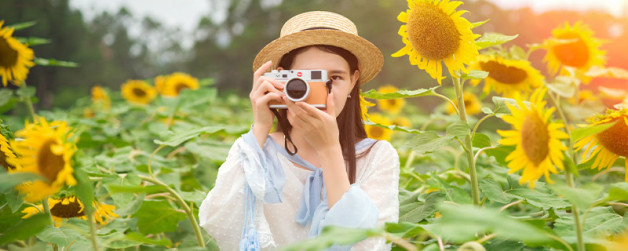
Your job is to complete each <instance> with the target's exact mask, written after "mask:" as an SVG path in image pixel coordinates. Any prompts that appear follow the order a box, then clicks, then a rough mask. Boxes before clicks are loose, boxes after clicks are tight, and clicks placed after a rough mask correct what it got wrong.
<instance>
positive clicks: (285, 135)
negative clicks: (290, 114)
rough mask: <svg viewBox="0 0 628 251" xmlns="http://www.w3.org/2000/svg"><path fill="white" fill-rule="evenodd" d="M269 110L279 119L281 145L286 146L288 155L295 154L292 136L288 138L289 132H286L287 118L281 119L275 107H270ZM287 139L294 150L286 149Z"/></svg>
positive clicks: (295, 147) (295, 149) (295, 148)
mask: <svg viewBox="0 0 628 251" xmlns="http://www.w3.org/2000/svg"><path fill="white" fill-rule="evenodd" d="M270 111H272V112H273V114H275V116H276V117H277V121H279V124H280V126H281V130H282V131H283V145H284V147H285V148H286V152H288V154H290V156H294V155H295V154H297V151H298V149H297V146H295V145H294V143H293V142H292V138H290V133H288V131H287V130H288V120H287V119H281V115H279V112H278V111H277V109H270ZM288 141H290V144H292V147H293V148H294V152H292V151H290V149H288Z"/></svg>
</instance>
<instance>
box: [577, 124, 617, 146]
mask: <svg viewBox="0 0 628 251" xmlns="http://www.w3.org/2000/svg"><path fill="white" fill-rule="evenodd" d="M618 121H619V120H616V121H613V122H608V123H604V124H599V125H594V126H588V127H584V128H577V129H575V130H573V131H572V132H571V139H572V141H573V142H576V141H578V140H581V139H583V138H585V137H588V136H591V135H594V134H598V133H601V132H603V131H605V130H606V129H608V128H611V127H612V126H614V125H615V123H617V122H618Z"/></svg>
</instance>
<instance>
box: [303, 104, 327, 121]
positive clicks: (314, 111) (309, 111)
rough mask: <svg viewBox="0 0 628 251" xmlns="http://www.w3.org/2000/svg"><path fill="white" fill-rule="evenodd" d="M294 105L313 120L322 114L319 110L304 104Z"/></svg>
mask: <svg viewBox="0 0 628 251" xmlns="http://www.w3.org/2000/svg"><path fill="white" fill-rule="evenodd" d="M296 105H297V106H298V107H299V108H301V109H302V110H303V111H304V112H306V113H307V114H309V115H310V116H312V117H315V118H318V117H320V115H321V113H322V112H323V111H321V110H319V109H318V108H316V107H314V106H313V105H310V104H308V103H305V102H297V103H296Z"/></svg>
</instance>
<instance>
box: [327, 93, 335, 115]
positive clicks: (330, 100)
mask: <svg viewBox="0 0 628 251" xmlns="http://www.w3.org/2000/svg"><path fill="white" fill-rule="evenodd" d="M325 112H327V114H329V115H331V116H333V117H334V118H335V117H336V103H335V102H334V93H333V92H332V93H329V95H327V109H326V110H325Z"/></svg>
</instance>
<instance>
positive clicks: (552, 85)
mask: <svg viewBox="0 0 628 251" xmlns="http://www.w3.org/2000/svg"><path fill="white" fill-rule="evenodd" d="M545 86H547V88H549V89H550V90H552V91H553V92H555V93H556V94H558V95H560V96H561V97H565V98H571V97H573V96H574V95H575V94H576V90H578V88H579V86H580V80H579V79H578V78H576V77H569V76H558V77H556V78H554V80H553V81H552V82H548V83H547V84H546V85H545Z"/></svg>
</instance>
